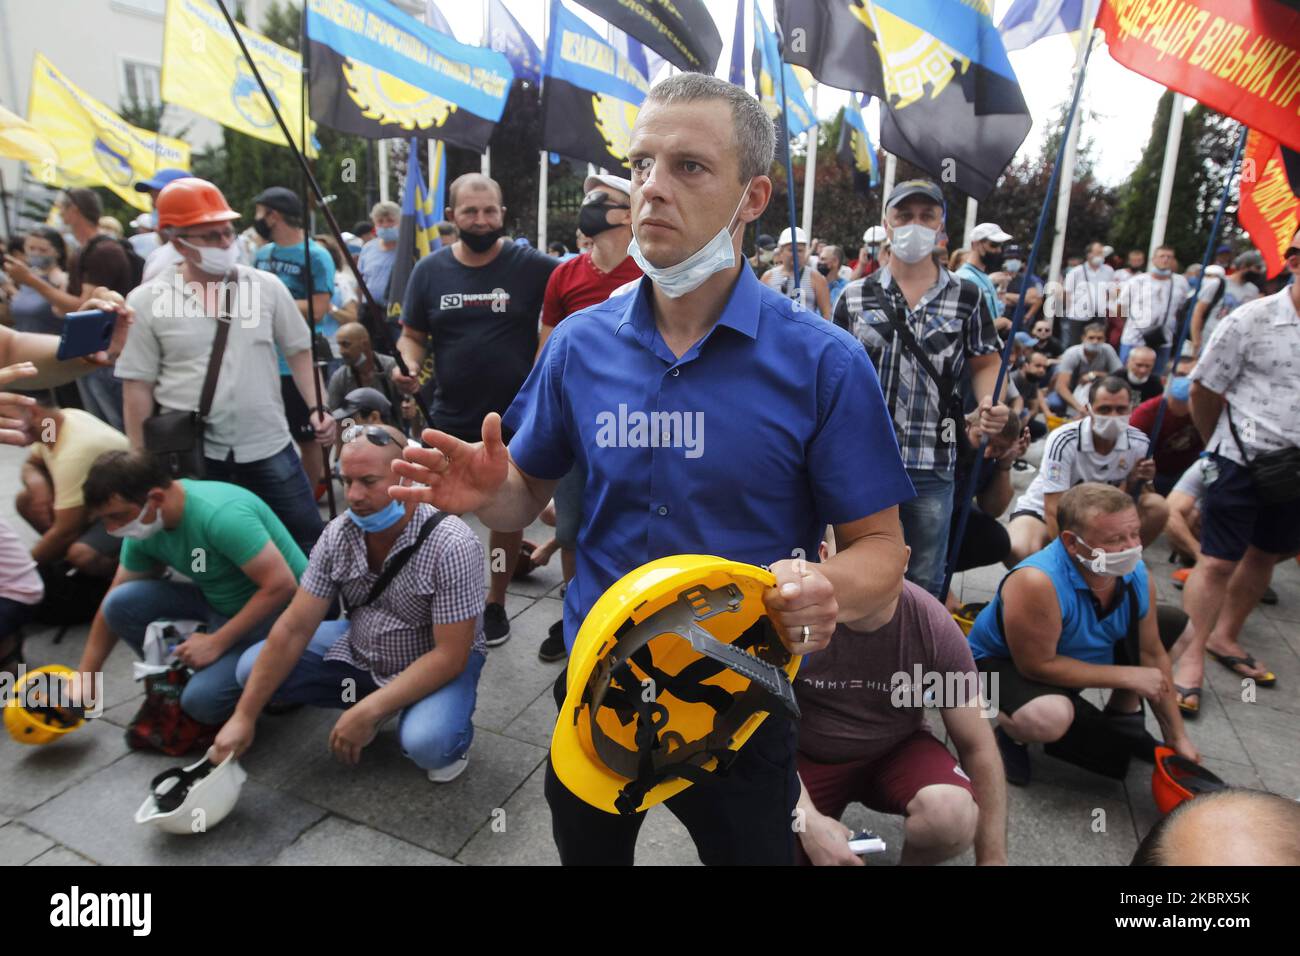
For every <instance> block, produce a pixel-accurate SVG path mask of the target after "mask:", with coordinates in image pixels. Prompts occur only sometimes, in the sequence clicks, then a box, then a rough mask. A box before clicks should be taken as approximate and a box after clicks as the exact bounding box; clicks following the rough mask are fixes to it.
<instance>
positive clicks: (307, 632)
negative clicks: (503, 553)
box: [212, 425, 487, 783]
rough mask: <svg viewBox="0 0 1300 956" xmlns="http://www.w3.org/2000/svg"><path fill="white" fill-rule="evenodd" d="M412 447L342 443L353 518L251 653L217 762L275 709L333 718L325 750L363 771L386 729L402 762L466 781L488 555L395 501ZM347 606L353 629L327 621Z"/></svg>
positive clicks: (364, 428) (332, 533) (465, 535)
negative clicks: (398, 476) (395, 475)
mask: <svg viewBox="0 0 1300 956" xmlns="http://www.w3.org/2000/svg"><path fill="white" fill-rule="evenodd" d="M405 446H406V437H405V436H404V435H403V434H402V433H401V432H400V431H398V430H397V429H396V428H393V427H392V426H390V425H356V426H353V427H352V428H349V429H347V430H346V431H345V432H344V433H343V453H342V455H341V457H340V459H339V471H340V473H341V475H342V477H343V487H344V490H345V493H346V495H347V499H348V506H349V510H348V511H347V512H345V513H344V514H341V515H339V516H338V517H337V518H335V519H334V520H333V521H331V522H330V523H329V525H327V526H326V528H325V531H324V532H323V533H322V535H321V538H320V541H319V542H318V543H317V544H316V547H315V548H313V549H312V553H311V559H310V561H309V563H308V565H307V570H306V571H305V572H304V573H303V576H302V582H301V585H300V587H299V588H298V592H297V594H295V595H294V598H293V601H292V603H290V605H289V607H288V609H287V610H286V611H285V612H284V614H283V615H281V616H280V619H279V620H278V621H276V623H275V626H274V627H273V628H271V633H270V636H268V637H267V639H266V640H265V641H262V642H261V643H259V644H257V645H255V646H253V647H251V648H249V650H248V651H246V652H245V653H244V655H243V657H242V658H241V659H240V661H239V667H238V670H237V677H238V679H239V682H240V684H241V685H243V688H244V691H243V694H242V696H241V697H240V698H239V704H238V706H237V707H236V708H235V713H234V716H233V717H231V718H230V720H229V721H227V722H226V725H225V726H224V727H222V728H221V732H220V733H219V734H218V735H217V739H216V742H215V743H214V744H213V754H212V756H213V759H214V760H223V759H225V757H226V755H227V754H229V753H232V752H233V753H234V754H235V756H239V755H240V754H242V753H243V752H244V751H245V750H247V749H248V748H249V746H250V745H251V744H252V742H253V731H254V726H255V724H256V722H257V717H258V715H259V714H260V713H261V712H262V710H263V708H265V707H266V705H267V704H268V703H271V702H272V701H274V702H275V703H276V704H277V705H284V704H311V705H313V706H316V707H336V708H340V709H342V710H343V715H342V716H341V717H340V718H339V719H338V722H337V723H336V724H335V725H334V729H333V730H332V731H331V732H330V749H331V750H332V751H333V752H334V755H335V756H336V757H338V758H339V759H340V760H342V761H343V762H345V763H348V764H356V763H357V762H358V761H359V760H360V758H361V751H362V749H363V748H364V747H366V745H367V744H369V743H370V742H371V741H372V740H374V739H375V734H376V733H377V732H378V730H379V727H380V725H381V724H383V722H384V721H385V720H387V719H388V718H389V717H390V716H392V715H394V714H397V713H399V712H400V713H401V718H400V723H399V725H398V736H399V739H400V741H401V746H402V751H403V753H405V754H406V756H408V757H410V758H411V760H412V761H414V762H415V764H416V765H417V766H418V767H420V768H421V769H422V770H425V771H427V772H428V775H429V779H430V780H432V781H434V782H436V783H446V782H448V781H450V780H453V779H455V778H456V777H457V776H459V775H460V773H461V772H462V771H463V770H464V769H465V766H466V761H467V759H468V752H469V745H470V741H471V740H472V739H473V737H474V728H473V725H472V724H471V723H470V718H471V717H472V716H473V714H474V704H475V700H476V697H477V693H478V678H479V674H480V673H481V672H482V670H483V663H484V660H485V659H486V654H487V648H486V645H485V644H484V638H483V600H484V592H483V562H484V554H483V546H482V545H481V544H480V543H479V540H478V538H477V537H476V536H475V535H474V532H473V531H471V530H470V529H469V527H468V526H467V525H466V524H465V523H464V522H463V521H461V520H460V519H459V518H456V517H453V516H451V515H448V514H445V513H443V512H439V511H436V510H435V509H434V508H432V507H431V506H429V505H425V504H420V505H415V504H408V505H405V506H403V505H402V504H400V503H399V502H396V501H394V500H392V499H391V498H390V497H389V496H388V487H389V485H390V484H392V470H391V465H392V462H393V459H395V458H399V457H401V454H402V449H403V448H404V447H405ZM340 594H341V595H342V599H343V605H344V608H345V609H347V611H348V615H349V616H348V619H347V620H339V621H326V620H325V615H326V613H327V612H328V611H329V608H330V604H331V603H332V602H333V601H334V599H335V597H336V596H338V595H340Z"/></svg>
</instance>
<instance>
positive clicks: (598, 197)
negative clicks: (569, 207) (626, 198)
mask: <svg viewBox="0 0 1300 956" xmlns="http://www.w3.org/2000/svg"><path fill="white" fill-rule="evenodd" d="M582 204H583V205H584V206H595V205H601V206H609V207H611V208H613V209H631V208H632V207H631V206H629V205H626V204H625V203H616V202H612V201H611V200H610V197H609V193H607V192H605V190H603V189H593V190H592V191H591V192H589V193H587V195H585V196H583V197H582Z"/></svg>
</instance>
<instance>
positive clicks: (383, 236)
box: [375, 226, 402, 242]
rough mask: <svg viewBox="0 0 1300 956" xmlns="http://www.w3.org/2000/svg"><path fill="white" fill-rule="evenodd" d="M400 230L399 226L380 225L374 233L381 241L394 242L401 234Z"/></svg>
mask: <svg viewBox="0 0 1300 956" xmlns="http://www.w3.org/2000/svg"><path fill="white" fill-rule="evenodd" d="M401 232H402V228H401V226H380V227H379V228H378V229H376V230H375V235H377V236H378V237H379V239H380V241H382V242H396V241H397V238H398V236H400V235H401Z"/></svg>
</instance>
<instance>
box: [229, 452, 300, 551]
mask: <svg viewBox="0 0 1300 956" xmlns="http://www.w3.org/2000/svg"><path fill="white" fill-rule="evenodd" d="M206 461H207V466H208V478H209V480H211V481H228V482H230V483H231V484H233V485H239V486H240V487H241V488H247V489H248V490H249V491H251V492H252V493H253V494H255V495H257V497H259V498H261V499H262V500H263V501H265V502H266V503H267V506H268V507H270V509H271V510H272V511H274V512H275V516H276V517H277V518H279V519H280V521H281V522H283V524H284V526H285V528H286V529H287V530H288V532H289V535H290V536H291V537H292V538H293V540H294V541H296V542H298V547H300V548H302V553H303V554H304V555H310V554H311V549H312V547H313V546H314V545H315V544H316V539H317V538H319V537H320V533H321V531H323V530H324V529H325V522H323V521H321V517H320V509H319V508H317V507H316V496H315V495H314V494H313V493H312V489H311V486H310V485H308V484H307V475H306V474H305V473H304V472H303V470H302V462H301V461H300V460H299V458H298V453H297V452H296V451H294V450H293V442H290V443H289V444H287V445H285V446H284V448H282V449H280V451H278V452H276V453H275V454H274V455H272V456H271V457H270V458H263V459H262V460H261V461H240V462H236V461H234V459H233V456H232V457H227V458H226V459H225V460H218V459H216V458H208V459H206Z"/></svg>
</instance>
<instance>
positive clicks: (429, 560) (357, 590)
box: [300, 504, 487, 686]
mask: <svg viewBox="0 0 1300 956" xmlns="http://www.w3.org/2000/svg"><path fill="white" fill-rule="evenodd" d="M433 514H434V510H433V508H432V507H431V506H429V505H423V504H422V505H419V506H418V507H417V508H416V510H415V514H414V515H412V517H411V520H410V521H409V522H408V523H407V525H406V527H405V528H403V529H402V533H401V534H399V535H398V536H397V540H396V541H395V542H393V547H392V549H391V550H390V552H389V556H388V557H385V558H384V564H385V565H387V563H388V562H389V560H391V557H392V555H393V554H396V553H397V552H398V551H400V550H402V549H403V548H405V547H406V546H407V545H408V544H413V543H414V542H415V538H416V535H418V534H419V531H420V526H421V525H423V524H424V522H425V520H426V519H428V518H430V517H432V516H433ZM381 570H382V569H381ZM378 577H379V572H377V571H371V570H370V565H369V563H368V561H367V559H366V542H365V533H364V532H363V531H362V530H361V529H360V528H358V527H357V526H356V525H355V524H353V523H352V519H351V518H349V517H348V516H347V515H346V514H341V515H339V516H338V517H337V518H335V519H334V520H333V521H331V522H330V523H329V524H328V525H326V526H325V530H324V531H323V532H322V533H321V536H320V540H319V541H317V542H316V547H314V548H312V550H311V559H310V560H309V561H308V563H307V570H306V571H304V572H303V575H302V581H301V582H300V584H301V586H302V589H303V590H304V591H306V592H307V593H308V594H310V595H312V596H313V597H318V598H321V599H323V600H326V601H332V600H333V599H334V597H335V595H337V594H338V592H339V591H340V589H341V590H342V591H343V597H344V599H345V600H346V601H347V602H348V605H349V606H351V607H355V606H356V605H357V604H360V603H361V602H362V601H364V600H365V599H366V595H367V594H369V593H370V588H371V586H372V585H373V584H374V583H375V580H376V579H377V578H378ZM483 588H484V584H483V545H482V544H481V543H480V542H479V540H478V536H477V535H475V534H474V532H473V531H471V530H470V528H469V526H468V525H467V524H465V522H463V521H461V520H460V519H459V518H457V517H454V516H451V517H447V518H444V519H443V520H442V523H441V524H440V525H438V527H437V528H435V529H434V531H433V533H432V534H430V535H429V537H427V538H426V539H425V540H424V544H422V545H421V546H420V550H419V551H417V552H416V553H415V554H413V555H412V556H411V558H410V560H409V561H407V563H406V567H404V568H402V570H401V571H400V572H398V574H397V576H396V577H395V578H393V580H392V581H390V582H389V583H388V587H386V588H384V591H383V593H382V594H380V595H379V597H377V598H375V600H373V601H372V602H370V603H369V604H367V605H366V606H365V607H361V608H357V609H356V610H355V611H354V612H353V613H352V614H351V616H350V619H349V623H350V626H349V627H348V630H347V633H346V634H344V635H343V637H342V638H340V639H339V640H337V641H335V642H334V645H333V646H332V647H331V648H330V649H329V650H328V651H326V652H325V660H327V661H343V662H345V663H347V664H351V665H352V666H353V667H356V668H359V669H360V670H364V671H369V672H370V674H371V676H373V677H374V679H375V683H376V684H379V685H380V686H383V685H384V684H387V683H388V682H389V681H391V680H392V679H393V678H394V677H396V676H397V675H398V674H400V673H401V672H402V671H403V670H405V669H406V668H407V667H409V666H410V665H411V664H413V663H414V662H415V661H416V660H417V659H418V658H420V657H423V656H424V655H425V654H427V653H429V651H431V650H433V646H434V640H433V626H434V625H438V624H454V623H456V622H457V621H464V620H466V619H468V618H472V617H473V618H477V621H476V623H475V625H474V650H475V651H477V652H478V653H480V654H486V653H487V645H486V644H485V643H484V637H483V599H484V594H483Z"/></svg>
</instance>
